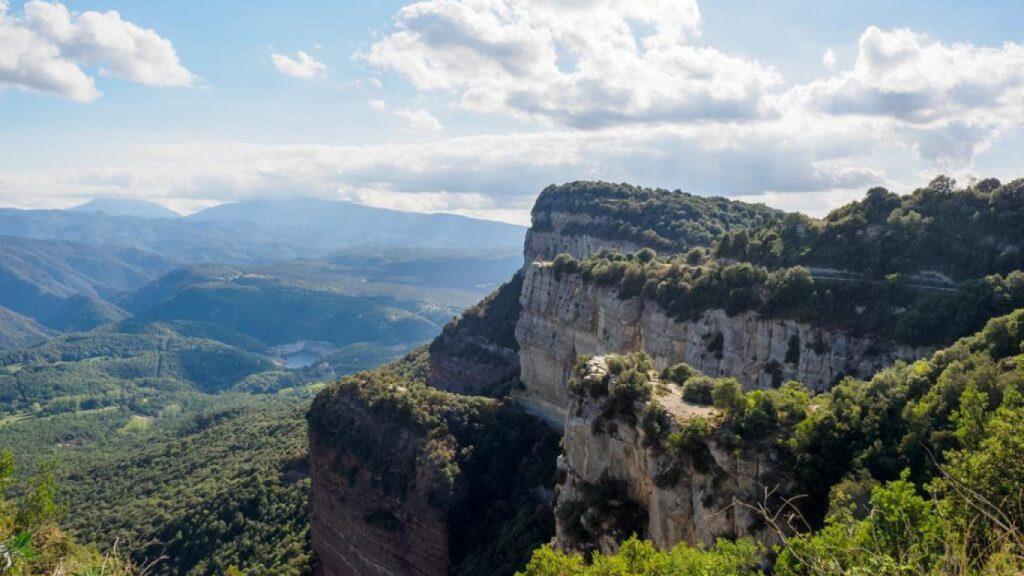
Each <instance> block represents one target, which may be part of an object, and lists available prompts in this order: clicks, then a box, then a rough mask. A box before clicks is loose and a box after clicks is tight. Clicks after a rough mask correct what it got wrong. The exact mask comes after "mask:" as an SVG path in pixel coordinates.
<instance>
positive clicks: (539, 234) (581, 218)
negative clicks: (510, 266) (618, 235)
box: [523, 212, 643, 266]
mask: <svg viewBox="0 0 1024 576" xmlns="http://www.w3.org/2000/svg"><path fill="white" fill-rule="evenodd" d="M545 221H547V222H550V226H546V227H545V228H544V229H542V230H537V229H536V228H535V227H534V228H530V229H529V230H527V231H526V247H525V249H524V251H523V252H524V256H525V259H526V264H527V266H529V264H530V263H531V262H536V261H542V260H553V259H554V258H555V256H558V255H559V254H572V256H573V257H574V258H586V257H587V256H590V255H591V254H596V253H598V252H600V251H601V250H615V251H618V252H621V253H623V254H628V253H630V252H636V251H637V250H640V249H641V248H643V246H639V245H637V244H635V243H633V242H628V241H625V240H609V239H606V238H599V237H596V236H591V235H588V234H568V233H566V232H565V227H566V226H568V225H588V224H594V223H595V222H597V221H598V220H596V219H595V218H593V217H592V216H589V215H586V214H570V213H567V212H551V213H548V214H547V215H546V218H545Z"/></svg>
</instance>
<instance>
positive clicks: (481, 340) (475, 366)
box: [427, 273, 523, 397]
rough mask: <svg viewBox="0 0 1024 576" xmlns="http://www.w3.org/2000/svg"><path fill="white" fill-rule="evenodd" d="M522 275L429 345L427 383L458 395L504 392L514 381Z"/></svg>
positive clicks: (467, 313)
mask: <svg viewBox="0 0 1024 576" xmlns="http://www.w3.org/2000/svg"><path fill="white" fill-rule="evenodd" d="M522 287H523V275H522V273H517V274H516V275H515V276H514V277H513V278H512V280H510V281H509V282H506V283H505V284H504V285H502V286H501V287H500V288H498V289H497V290H495V291H494V292H493V293H492V294H490V295H488V296H487V298H484V300H483V301H482V302H480V303H479V304H477V305H476V306H474V307H472V308H470V309H469V310H466V311H465V312H464V313H463V314H462V316H461V317H459V318H458V319H456V320H453V321H452V322H450V323H448V325H447V326H445V327H444V331H443V332H442V333H441V335H440V336H438V337H437V338H436V339H434V341H433V342H431V344H430V360H429V362H430V374H429V376H428V379H427V383H428V384H429V385H430V386H432V387H434V388H439V389H441V390H447V391H449V392H455V393H458V394H472V395H481V396H493V397H498V396H504V395H505V394H507V393H508V391H509V390H510V389H511V388H512V386H514V385H515V383H516V382H518V380H519V346H518V345H517V343H516V339H515V328H516V321H517V320H518V319H519V313H520V306H519V293H520V292H521V290H522Z"/></svg>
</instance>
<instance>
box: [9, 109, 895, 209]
mask: <svg viewBox="0 0 1024 576" xmlns="http://www.w3.org/2000/svg"><path fill="white" fill-rule="evenodd" d="M791 122H797V121H795V120H791V119H785V120H778V121H774V122H771V123H762V124H727V125H725V124H723V125H717V126H714V127H705V126H663V127H633V126H630V127H621V128H610V129H602V130H592V131H578V130H554V131H544V132H536V133H526V134H508V135H501V136H471V137H455V138H447V139H440V140H438V141H433V142H423V143H410V144H387V145H373V146H261V145H252V144H244V143H193V144H187V145H165V146H149V147H143V148H136V149H132V150H128V151H126V153H125V154H124V155H123V157H124V158H125V160H124V161H122V163H120V164H117V165H111V166H100V167H95V166H90V167H87V168H83V169H81V170H69V171H66V172H63V173H60V174H57V175H52V176H51V177H49V178H47V177H45V176H33V175H17V174H11V175H6V176H5V175H3V174H0V204H11V203H14V202H12V199H14V200H15V201H17V200H19V199H20V200H22V201H24V196H25V195H24V190H27V189H31V190H34V191H35V194H37V196H36V197H35V198H34V199H33V203H34V204H35V205H49V204H54V203H59V202H61V201H62V200H63V199H66V198H71V197H75V198H81V197H91V196H97V195H105V196H111V195H117V196H131V195H137V196H143V197H149V198H160V199H162V200H164V201H165V202H166V203H167V204H168V205H173V206H183V205H186V204H187V203H188V202H193V203H194V202H196V201H198V200H203V201H214V200H215V201H229V200H236V199H240V198H250V197H267V196H289V195H318V196H322V197H337V195H338V194H339V191H341V192H342V193H343V194H345V195H346V197H347V198H350V199H353V200H356V201H360V202H364V203H372V204H374V205H378V206H390V207H400V208H403V209H415V210H419V211H453V212H458V213H463V214H469V215H476V216H487V217H492V218H500V219H504V220H509V221H523V220H524V219H526V218H527V217H528V214H529V208H530V205H531V204H532V202H533V200H534V199H535V197H536V195H537V193H539V191H540V190H541V189H543V188H544V187H545V186H546V185H548V184H551V183H560V182H565V181H570V180H577V179H602V180H610V181H617V182H622V181H628V182H635V183H640V184H644V185H653V186H663V187H667V188H677V187H682V188H684V189H685V190H687V191H691V192H694V193H699V194H718V195H725V196H740V195H748V196H749V195H758V194H763V193H764V192H765V191H770V192H772V193H773V196H772V198H771V199H772V201H773V203H776V204H777V205H781V206H786V205H787V203H795V202H798V201H799V202H804V200H796V199H798V198H800V197H802V196H806V192H808V191H817V190H840V191H843V190H845V191H847V192H848V193H851V194H852V192H850V191H857V192H862V191H863V190H866V189H867V188H869V187H871V186H874V185H884V184H890V179H889V178H888V176H887V173H886V172H885V171H884V167H881V168H880V167H876V162H875V161H874V160H873V159H872V158H871V156H872V155H874V154H878V155H881V156H883V157H885V158H888V159H889V161H890V162H891V163H892V165H894V166H903V167H906V166H914V163H913V159H912V156H913V151H912V150H910V149H907V148H905V147H902V146H900V145H898V144H892V143H891V142H890V140H891V138H889V136H888V134H887V133H886V132H885V131H884V129H881V128H880V129H878V130H864V125H863V124H862V123H860V122H853V121H850V122H839V123H837V124H835V125H831V126H828V127H822V126H817V125H816V124H815V123H813V122H808V123H806V124H803V125H798V124H791ZM797 132H800V133H803V134H804V138H802V139H799V140H794V139H790V138H789V135H791V134H793V133H797ZM69 203H70V202H69Z"/></svg>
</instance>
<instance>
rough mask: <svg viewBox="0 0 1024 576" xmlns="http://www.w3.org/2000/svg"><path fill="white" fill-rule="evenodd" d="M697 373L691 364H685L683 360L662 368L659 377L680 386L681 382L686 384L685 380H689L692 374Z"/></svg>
mask: <svg viewBox="0 0 1024 576" xmlns="http://www.w3.org/2000/svg"><path fill="white" fill-rule="evenodd" d="M697 373H698V372H697V370H696V369H695V368H694V367H693V366H690V365H689V364H686V363H684V362H680V363H679V364H676V365H674V366H670V367H668V368H665V369H664V370H662V372H661V379H662V380H668V381H670V382H675V383H676V384H678V385H680V386H682V385H683V384H686V381H687V380H689V379H690V378H692V377H693V376H696V375H697Z"/></svg>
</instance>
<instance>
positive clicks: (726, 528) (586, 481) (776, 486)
mask: <svg viewBox="0 0 1024 576" xmlns="http://www.w3.org/2000/svg"><path fill="white" fill-rule="evenodd" d="M619 362H620V365H621V360H619ZM627 362H628V360H627ZM615 370H616V369H615V367H612V368H611V370H610V368H609V362H608V361H607V359H606V358H605V357H596V358H593V359H591V360H589V361H587V362H586V363H585V364H583V365H582V366H580V367H579V371H578V373H577V374H576V380H575V381H574V386H573V392H572V393H571V394H570V403H569V416H568V418H567V419H566V424H565V437H564V439H563V442H562V443H563V447H564V448H563V454H562V456H561V457H560V458H559V478H560V481H559V485H558V487H557V488H556V497H557V502H558V507H557V510H558V512H557V514H556V517H557V522H558V525H557V538H556V542H557V544H558V545H559V546H561V547H562V548H567V549H580V550H599V551H601V552H604V553H608V552H614V551H615V550H617V549H618V543H619V542H620V541H621V540H622V539H624V538H627V537H628V536H630V535H631V534H632V533H637V534H638V535H640V536H641V537H644V538H649V539H650V540H651V541H652V542H654V544H655V546H657V547H658V548H661V549H667V548H670V547H672V546H674V545H676V544H678V543H680V542H685V543H688V544H691V545H711V544H713V543H714V542H715V540H716V539H718V538H741V537H752V538H754V539H755V540H757V541H759V542H761V543H763V544H765V545H766V546H772V545H775V544H777V543H778V537H777V535H776V534H774V533H773V532H772V531H771V530H770V529H769V528H767V526H766V525H765V523H764V521H763V519H762V518H761V517H760V515H759V514H758V513H756V512H754V511H753V510H754V508H753V507H755V506H758V505H760V504H766V505H767V506H769V507H770V506H772V505H777V504H778V502H779V500H780V498H781V497H784V496H792V495H793V494H794V493H795V489H796V486H797V484H796V482H795V481H794V480H793V477H792V463H791V462H789V461H788V459H787V455H786V454H785V453H782V452H779V451H777V450H776V449H775V447H774V445H773V442H772V440H771V438H762V439H761V440H760V441H759V442H757V443H744V442H743V441H738V440H737V439H736V437H735V436H734V435H733V434H732V433H731V431H729V430H728V429H726V427H725V426H724V425H723V424H722V421H723V416H722V414H721V413H720V411H719V410H717V409H715V408H711V407H709V406H698V405H694V404H689V403H686V402H684V401H683V399H682V390H681V388H680V387H679V386H678V385H676V384H674V383H671V382H668V381H662V380H660V379H659V378H658V377H657V375H656V373H655V372H649V373H648V372H644V370H643V368H642V367H641V368H640V372H641V374H643V375H644V377H645V378H644V379H645V380H646V383H644V384H643V386H645V387H646V390H644V391H642V392H641V393H639V396H640V397H639V398H638V399H636V400H635V401H630V400H627V401H626V402H625V403H623V401H622V398H621V397H622V396H623V392H622V389H623V388H622V387H621V385H620V384H619V383H617V382H616V380H623V379H628V378H630V373H629V370H632V368H629V369H625V370H624V371H622V372H619V373H616V371H615ZM620 370H621V369H620ZM617 396H618V397H617ZM616 404H618V406H616ZM768 494H770V495H771V496H770V497H769V499H770V502H767V503H765V502H764V500H765V498H766V495H768Z"/></svg>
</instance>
